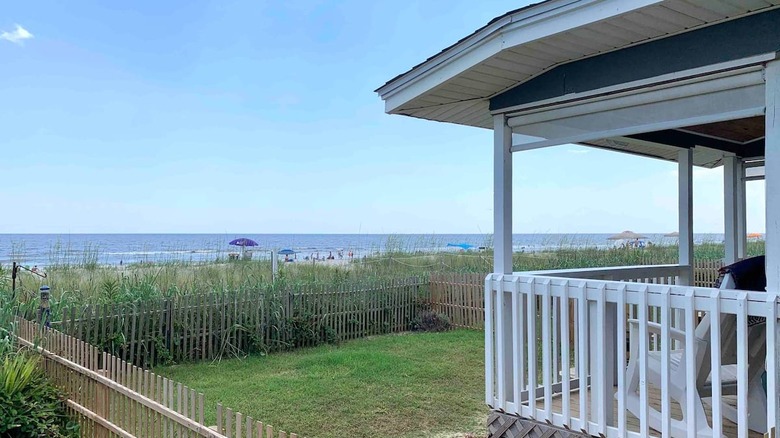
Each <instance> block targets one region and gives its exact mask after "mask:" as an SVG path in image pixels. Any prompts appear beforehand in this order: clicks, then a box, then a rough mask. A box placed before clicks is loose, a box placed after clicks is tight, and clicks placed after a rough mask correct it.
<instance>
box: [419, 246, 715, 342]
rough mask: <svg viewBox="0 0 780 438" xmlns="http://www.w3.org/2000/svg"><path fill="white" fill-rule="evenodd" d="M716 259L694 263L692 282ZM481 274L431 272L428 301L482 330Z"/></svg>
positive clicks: (711, 271)
mask: <svg viewBox="0 0 780 438" xmlns="http://www.w3.org/2000/svg"><path fill="white" fill-rule="evenodd" d="M722 266H723V263H722V262H721V261H719V260H697V261H696V262H695V263H694V269H693V273H694V286H698V287H712V286H713V285H714V284H715V280H717V278H718V269H720V268H721V267H722ZM485 276H487V274H484V275H483V274H431V276H430V304H431V309H432V310H433V311H435V312H438V313H442V314H444V315H447V317H448V318H449V319H450V322H451V323H452V325H453V326H455V327H462V328H470V329H477V330H482V329H483V328H484V326H485V309H484V303H485Z"/></svg>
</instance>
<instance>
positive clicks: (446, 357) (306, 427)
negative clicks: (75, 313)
mask: <svg viewBox="0 0 780 438" xmlns="http://www.w3.org/2000/svg"><path fill="white" fill-rule="evenodd" d="M483 344H484V334H483V333H482V332H477V331H467V330H456V331H451V332H446V333H421V334H418V333H414V334H401V335H386V336H377V337H372V338H366V339H361V340H356V341H351V342H348V343H345V344H342V345H340V346H323V347H317V348H310V349H303V350H298V351H295V352H291V353H279V354H272V355H269V356H252V357H249V358H247V359H243V360H226V361H222V362H220V363H215V364H209V363H203V364H190V365H176V366H171V367H161V368H158V369H156V370H155V371H157V372H159V373H160V374H162V375H164V376H168V377H169V378H172V379H174V380H175V381H178V382H182V383H184V384H186V385H189V386H191V387H193V388H195V389H197V390H198V391H202V392H204V393H205V394H206V400H207V402H208V403H209V406H208V413H207V414H208V415H207V420H208V421H209V422H213V421H215V420H214V417H215V416H214V411H215V406H216V403H217V402H221V403H222V404H223V405H224V406H226V407H230V408H233V409H235V410H238V411H240V412H242V413H244V414H246V415H251V416H252V417H254V418H256V419H259V420H261V421H264V422H267V423H269V424H272V425H273V426H274V427H275V428H276V427H278V428H280V429H282V430H287V431H291V432H296V433H298V434H299V435H302V436H305V437H309V438H326V437H344V436H350V437H379V436H382V437H389V436H393V437H421V436H426V437H428V436H439V437H459V436H464V435H467V434H469V433H474V434H478V435H484V434H485V427H484V422H485V420H486V419H487V413H488V410H487V407H485V405H484V401H483V400H484V377H483V372H484V370H483V368H484V346H483Z"/></svg>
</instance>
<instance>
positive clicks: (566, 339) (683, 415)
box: [485, 265, 780, 438]
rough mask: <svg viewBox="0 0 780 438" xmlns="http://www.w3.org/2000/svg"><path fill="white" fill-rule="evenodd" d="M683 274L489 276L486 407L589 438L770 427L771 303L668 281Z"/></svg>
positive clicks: (652, 269) (743, 433)
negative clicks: (590, 436) (706, 326)
mask: <svg viewBox="0 0 780 438" xmlns="http://www.w3.org/2000/svg"><path fill="white" fill-rule="evenodd" d="M686 269H688V268H687V267H681V266H676V265H663V266H642V267H620V268H603V269H583V270H563V271H546V272H534V273H515V274H512V275H500V274H490V275H488V277H487V278H486V281H485V286H486V291H487V292H488V293H487V294H486V300H485V347H486V348H485V363H486V370H485V371H486V372H485V383H486V394H485V395H486V402H487V404H488V405H490V406H491V407H492V408H494V409H497V410H500V411H504V412H507V413H511V414H516V415H520V416H522V417H525V418H531V419H535V420H537V421H541V422H547V423H550V424H553V425H556V426H560V427H565V428H569V429H573V430H581V431H583V432H585V433H588V434H590V435H593V436H605V437H624V436H628V437H646V436H651V435H656V436H661V435H662V436H673V437H679V436H687V437H707V436H712V437H720V436H735V437H737V436H738V437H740V438H741V437H748V436H761V434H760V432H756V430H760V431H766V430H771V429H774V428H775V426H776V424H777V419H778V414H777V407H778V404H779V403H778V401H777V397H778V391H777V390H778V382H776V379H775V375H776V370H777V366H778V365H777V362H778V357H777V356H778V353H777V351H776V348H775V346H776V345H777V339H778V338H777V336H778V334H777V333H778V327H779V324H778V319H777V317H778V312H780V308H779V307H778V300H777V297H776V295H774V294H768V293H759V292H745V291H737V290H724V289H714V288H696V287H688V286H678V285H675V283H676V281H675V278H677V276H678V275H680V274H681V273H684V272H685V271H684V270H686ZM754 317H761V318H764V319H765V322H759V323H758V324H757V325H756V321H755V318H754ZM700 324H701V325H700ZM704 324H708V327H710V326H711V329H710V330H708V331H704V330H703V327H704ZM686 327H688V329H686ZM756 327H758V328H756ZM629 328H630V329H631V330H632V331H633V333H632V336H631V341H629V336H628V333H629ZM702 333H704V335H702ZM697 336H698V338H697ZM666 339H668V340H670V342H664V340H666ZM751 344H752V345H751ZM689 346H690V347H689ZM627 347H630V350H631V351H628V348H627ZM629 369H630V370H633V371H632V372H629V371H628V370H629ZM710 370H711V372H710ZM764 370H765V371H766V373H764V372H763V371H764ZM653 376H656V377H657V378H654V377H653ZM757 379H758V380H757ZM632 385H633V386H632ZM629 388H635V389H636V390H635V391H632V390H629ZM748 388H750V391H751V392H750V397H749V391H748ZM757 391H764V393H763V396H764V398H763V404H762V399H761V396H760V394H757ZM681 394H682V396H681ZM766 394H769V396H768V397H767V396H766ZM717 400H722V401H723V403H718V402H715V401H717ZM629 408H630V409H629ZM699 409H701V411H700V410H699ZM759 411H761V412H759ZM757 422H758V423H760V426H758V427H757V426H756V423H757ZM702 423H706V424H702ZM681 425H682V428H681ZM749 428H750V429H753V430H752V431H751V430H749ZM762 428H763V430H761V429H762Z"/></svg>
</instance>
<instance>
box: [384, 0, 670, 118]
mask: <svg viewBox="0 0 780 438" xmlns="http://www.w3.org/2000/svg"><path fill="white" fill-rule="evenodd" d="M660 2H661V0H548V1H546V2H543V3H539V4H536V5H532V6H530V7H527V8H524V9H520V10H518V11H516V12H515V13H510V14H508V15H506V16H504V17H500V18H499V19H497V20H494V21H492V22H491V23H489V24H488V25H487V26H485V27H483V28H481V29H479V30H477V31H476V32H474V33H473V34H472V35H470V36H468V37H466V38H464V39H463V40H461V41H459V42H457V43H456V44H454V45H452V46H450V47H448V48H446V49H444V50H443V51H442V52H441V53H439V54H437V55H435V56H433V57H431V58H429V59H428V60H426V61H425V62H423V63H421V64H419V65H417V66H416V67H413V68H412V69H411V70H409V71H407V72H406V73H403V74H401V75H399V76H397V77H395V78H393V79H391V80H390V81H388V82H387V83H386V84H385V85H383V86H381V87H379V88H378V89H377V90H376V92H377V93H378V94H379V96H380V97H381V98H382V99H383V100H384V101H385V111H386V112H387V113H390V114H394V113H398V109H399V108H401V107H402V106H403V105H404V104H406V103H407V102H409V101H411V100H412V99H414V98H416V97H419V96H421V95H423V94H424V93H425V92H427V91H429V90H431V89H432V88H434V87H435V86H436V85H438V84H441V83H443V82H444V81H446V80H448V79H451V78H453V77H455V76H457V75H458V74H460V73H462V72H464V71H466V70H467V69H469V68H471V67H473V66H474V65H477V64H478V63H479V62H482V61H484V60H485V59H488V58H489V57H490V56H493V55H495V54H497V53H499V52H500V51H501V50H504V49H507V48H510V47H515V46H518V45H520V44H524V43H527V42H530V41H534V40H536V39H539V38H543V37H545V36H550V35H554V34H557V33H560V32H565V31H566V30H569V29H572V28H576V27H579V26H582V25H585V24H587V23H591V22H595V21H600V20H604V19H607V18H609V17H613V16H616V15H620V14H624V13H626V12H629V11H632V10H636V9H640V8H642V7H646V6H649V5H652V4H656V3H660Z"/></svg>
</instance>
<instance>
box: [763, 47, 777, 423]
mask: <svg viewBox="0 0 780 438" xmlns="http://www.w3.org/2000/svg"><path fill="white" fill-rule="evenodd" d="M764 74H765V78H766V116H765V122H766V139H765V144H766V149H765V152H764V157H765V159H766V167H765V169H766V170H765V171H766V176H765V187H766V290H767V293H769V294H773V295H775V297H777V296H778V295H780V202H777V197H778V195H780V61H772V62H769V63H767V65H766V69H765V70H764ZM775 299H776V298H775ZM772 325H773V324H769V325H768V327H769V328H771V327H772ZM775 333H776V332H775ZM775 338H776V336H775ZM770 340H771V338H770ZM775 344H776V342H775ZM773 359H774V360H773ZM767 362H770V363H768V366H767V371H768V374H769V375H768V376H767V377H768V379H767V380H768V381H767V386H768V391H769V394H770V395H769V397H768V410H769V412H768V414H769V415H768V417H769V423H770V424H771V425H774V426H775V431H777V429H779V428H780V391H778V389H779V388H778V384H780V352H778V348H777V346H776V345H772V344H770V345H768V346H767ZM770 432H771V431H770Z"/></svg>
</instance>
